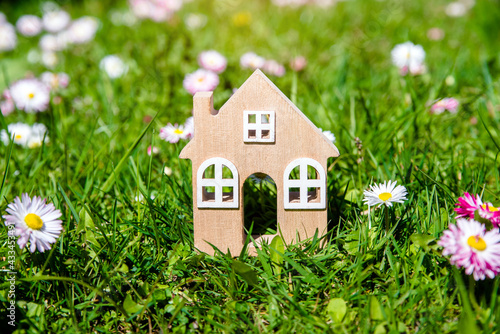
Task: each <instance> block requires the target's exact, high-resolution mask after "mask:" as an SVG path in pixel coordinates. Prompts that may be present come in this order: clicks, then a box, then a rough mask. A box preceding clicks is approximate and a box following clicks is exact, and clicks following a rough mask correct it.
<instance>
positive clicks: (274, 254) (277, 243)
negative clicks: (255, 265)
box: [270, 235, 285, 275]
mask: <svg viewBox="0 0 500 334" xmlns="http://www.w3.org/2000/svg"><path fill="white" fill-rule="evenodd" d="M270 246H271V262H272V264H273V268H274V272H275V274H277V275H279V274H281V267H282V266H281V265H282V263H283V261H284V258H283V255H282V254H283V253H285V245H284V244H283V239H281V237H280V236H279V235H277V236H275V237H274V238H273V240H272V241H271V245H270Z"/></svg>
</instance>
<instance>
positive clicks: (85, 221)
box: [76, 208, 95, 234]
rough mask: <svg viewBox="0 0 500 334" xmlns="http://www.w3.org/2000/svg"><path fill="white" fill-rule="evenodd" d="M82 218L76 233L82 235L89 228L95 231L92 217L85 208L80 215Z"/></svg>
mask: <svg viewBox="0 0 500 334" xmlns="http://www.w3.org/2000/svg"><path fill="white" fill-rule="evenodd" d="M78 216H79V217H80V222H79V223H78V226H77V228H76V233H77V234H78V233H80V232H81V231H83V230H84V229H86V228H87V227H89V228H91V229H95V225H94V222H93V221H92V217H91V216H90V215H89V213H88V212H87V210H86V209H85V208H82V209H81V210H80V212H79V214H78Z"/></svg>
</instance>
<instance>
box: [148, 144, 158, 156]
mask: <svg viewBox="0 0 500 334" xmlns="http://www.w3.org/2000/svg"><path fill="white" fill-rule="evenodd" d="M158 153H160V149H159V148H158V147H156V146H151V145H149V146H148V155H151V154H158Z"/></svg>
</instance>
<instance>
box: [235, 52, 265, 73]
mask: <svg viewBox="0 0 500 334" xmlns="http://www.w3.org/2000/svg"><path fill="white" fill-rule="evenodd" d="M265 63H266V60H265V59H264V58H262V57H261V56H258V55H256V54H255V53H253V52H247V53H245V54H244V55H243V56H241V58H240V65H241V67H243V68H250V69H252V70H256V69H258V68H262V67H263V66H264V64H265Z"/></svg>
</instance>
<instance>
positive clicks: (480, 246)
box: [467, 235, 486, 251]
mask: <svg viewBox="0 0 500 334" xmlns="http://www.w3.org/2000/svg"><path fill="white" fill-rule="evenodd" d="M467 245H469V246H471V247H472V248H475V249H477V250H478V251H484V250H485V249H486V242H485V241H484V239H483V238H481V237H478V236H473V235H472V236H470V237H469V239H467Z"/></svg>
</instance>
